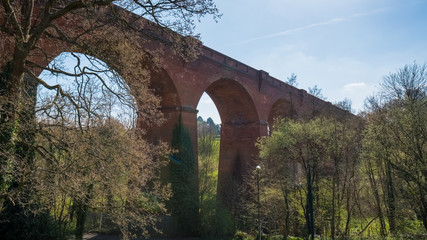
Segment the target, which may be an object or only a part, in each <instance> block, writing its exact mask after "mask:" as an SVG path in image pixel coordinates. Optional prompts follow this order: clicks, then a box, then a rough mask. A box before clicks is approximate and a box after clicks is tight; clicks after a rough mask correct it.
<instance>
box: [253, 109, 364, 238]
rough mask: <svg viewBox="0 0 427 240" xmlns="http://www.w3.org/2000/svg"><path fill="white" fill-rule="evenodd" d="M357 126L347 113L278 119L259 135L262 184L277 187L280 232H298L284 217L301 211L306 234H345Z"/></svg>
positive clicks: (352, 197) (354, 181) (351, 207)
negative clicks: (281, 208)
mask: <svg viewBox="0 0 427 240" xmlns="http://www.w3.org/2000/svg"><path fill="white" fill-rule="evenodd" d="M359 127H360V126H359V121H357V119H353V118H345V119H334V118H323V117H319V118H316V119H313V120H309V121H294V120H288V119H279V120H277V121H276V122H275V125H274V129H273V132H272V134H271V136H268V137H264V138H262V139H260V141H259V142H258V147H259V148H260V157H261V158H262V162H263V164H264V168H265V169H266V170H265V171H263V172H265V174H267V175H268V176H267V177H266V179H270V180H269V182H265V183H264V184H267V186H266V188H268V189H269V190H268V192H269V193H270V194H271V193H274V191H277V190H280V191H281V192H282V196H283V201H282V203H283V204H284V208H285V209H284V210H285V211H284V212H285V214H284V220H285V235H288V234H291V233H292V232H293V233H294V234H295V233H296V234H300V233H298V230H297V229H295V228H294V230H293V231H290V229H291V224H290V223H291V222H292V221H293V222H294V223H297V221H298V214H297V213H298V212H301V211H302V212H303V213H304V217H305V219H306V220H305V222H306V225H307V232H308V235H310V236H312V237H313V236H314V235H313V234H314V233H316V234H320V233H323V234H325V235H326V234H328V233H330V236H331V237H332V238H335V237H336V236H337V235H342V236H343V237H348V236H349V235H350V224H351V219H352V216H353V214H354V213H355V206H356V201H357V200H356V199H357V198H356V195H357V193H358V189H359V186H358V184H359V183H358V179H359V178H358V177H357V175H358V169H359V168H358V159H359V156H358V154H359V151H358V149H359V148H360V146H359V143H360V134H359V133H360V130H359ZM301 171H302V172H301ZM302 173H303V175H302ZM301 175H302V176H301ZM304 184H305V187H304ZM304 194H305V196H304ZM298 203H299V204H300V206H298ZM266 204H268V203H266ZM267 211H271V209H269V210H268V209H267ZM291 213H292V217H291V216H290V214H291ZM295 225H298V224H295Z"/></svg>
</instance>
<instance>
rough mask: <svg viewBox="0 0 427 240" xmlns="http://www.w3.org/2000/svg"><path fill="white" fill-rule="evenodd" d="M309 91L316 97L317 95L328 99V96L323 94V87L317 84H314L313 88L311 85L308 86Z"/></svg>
mask: <svg viewBox="0 0 427 240" xmlns="http://www.w3.org/2000/svg"><path fill="white" fill-rule="evenodd" d="M308 93H309V94H311V95H313V96H315V97H317V98H320V99H322V100H326V97H325V96H323V94H322V89H321V88H319V87H318V86H317V85H314V87H313V88H311V87H309V88H308Z"/></svg>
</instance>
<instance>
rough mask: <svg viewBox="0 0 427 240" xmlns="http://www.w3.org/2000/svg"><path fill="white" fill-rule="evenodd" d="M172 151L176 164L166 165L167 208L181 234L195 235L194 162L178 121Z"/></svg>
mask: <svg viewBox="0 0 427 240" xmlns="http://www.w3.org/2000/svg"><path fill="white" fill-rule="evenodd" d="M172 148H173V149H174V150H176V152H175V153H174V154H173V156H174V158H175V159H177V162H173V161H171V162H169V166H170V182H171V188H172V194H173V196H172V198H171V199H170V201H169V205H170V207H169V209H170V210H171V212H172V215H173V216H175V217H176V218H177V221H178V226H179V230H180V231H181V233H182V234H183V235H187V236H197V235H198V234H200V233H199V230H200V220H199V214H198V211H199V201H198V189H197V178H196V172H195V169H196V165H195V164H196V163H195V157H194V151H193V145H192V142H191V138H190V134H189V133H188V131H187V130H186V129H185V127H184V125H183V123H182V118H180V121H179V123H178V124H177V125H176V126H175V129H174V131H173V138H172Z"/></svg>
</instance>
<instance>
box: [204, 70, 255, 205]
mask: <svg viewBox="0 0 427 240" xmlns="http://www.w3.org/2000/svg"><path fill="white" fill-rule="evenodd" d="M205 92H206V93H207V94H208V95H209V96H210V97H211V99H212V101H213V102H214V103H215V105H216V107H217V109H218V112H219V115H220V117H221V122H222V123H221V140H220V153H219V167H218V188H217V189H218V190H217V191H218V197H219V199H220V200H221V202H222V205H223V206H224V207H225V208H226V209H229V210H232V209H234V208H235V205H236V204H238V198H239V188H240V187H241V186H242V184H244V178H245V176H246V175H248V174H249V173H250V172H251V168H252V167H253V165H254V159H255V156H256V153H257V150H256V148H255V145H254V143H255V141H256V139H257V138H259V137H260V136H261V135H260V130H259V128H260V126H259V122H260V120H259V116H258V115H259V114H258V112H257V109H256V105H255V103H254V100H253V98H252V96H251V95H250V93H249V91H248V90H247V89H246V88H245V86H244V85H242V84H241V83H240V82H239V81H237V80H236V79H232V78H224V77H223V78H218V79H217V80H216V81H213V82H211V83H210V85H209V86H208V87H207V88H206V90H205Z"/></svg>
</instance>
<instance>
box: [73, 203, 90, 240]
mask: <svg viewBox="0 0 427 240" xmlns="http://www.w3.org/2000/svg"><path fill="white" fill-rule="evenodd" d="M88 209H89V208H88V206H87V204H84V203H82V202H77V203H76V231H75V233H74V234H75V236H76V239H77V240H82V239H83V234H84V227H85V223H86V216H87V211H88Z"/></svg>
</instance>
